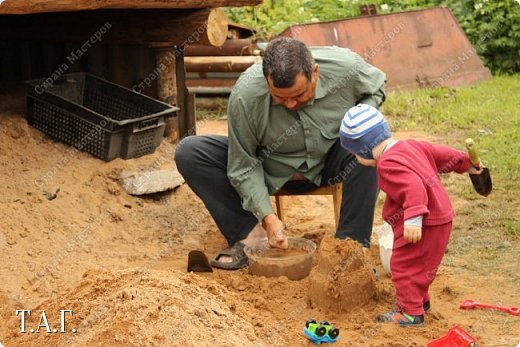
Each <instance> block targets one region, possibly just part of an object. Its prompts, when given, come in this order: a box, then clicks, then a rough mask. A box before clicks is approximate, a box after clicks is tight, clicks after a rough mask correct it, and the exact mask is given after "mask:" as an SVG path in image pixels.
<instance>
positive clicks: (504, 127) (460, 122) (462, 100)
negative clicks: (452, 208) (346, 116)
mask: <svg viewBox="0 0 520 347" xmlns="http://www.w3.org/2000/svg"><path fill="white" fill-rule="evenodd" d="M519 95H520V75H512V76H495V77H494V78H493V79H492V80H489V81H485V82H481V83H479V84H478V85H475V86H469V87H460V88H436V89H419V90H413V91H398V92H392V93H389V95H388V97H387V101H386V102H385V104H384V105H383V107H382V111H383V113H384V114H385V116H386V117H387V118H388V121H389V123H390V126H391V127H392V129H393V130H394V131H405V130H422V131H424V132H426V133H427V134H431V135H433V136H435V137H436V138H437V139H438V141H439V142H441V143H444V144H447V145H451V146H453V147H456V148H459V149H463V148H464V147H463V145H464V140H465V138H467V137H471V138H473V139H474V140H475V141H476V143H477V144H478V147H479V149H480V153H481V159H482V160H483V162H484V163H485V165H486V166H488V167H489V168H490V171H491V173H492V177H493V183H494V191H493V193H492V195H491V197H490V199H489V200H486V201H487V202H488V205H489V206H486V207H485V208H479V207H476V208H474V209H473V213H472V214H471V216H470V218H471V219H472V221H473V222H475V223H477V224H478V223H483V222H485V223H487V224H490V225H489V226H490V227H493V228H498V229H500V231H501V233H502V234H503V235H508V236H510V237H513V238H514V237H518V236H520V227H519V225H520V213H519V212H518V210H519V209H520V187H519V186H520V179H519V177H520V97H519ZM456 191H457V194H458V196H459V197H461V198H464V199H466V200H469V201H472V200H475V195H474V193H473V192H471V191H470V190H469V189H468V187H459V188H458V189H456ZM472 194H473V197H472ZM489 210H500V211H502V212H503V213H500V215H498V216H496V218H492V221H491V222H489V219H490V218H489V213H486V211H489Z"/></svg>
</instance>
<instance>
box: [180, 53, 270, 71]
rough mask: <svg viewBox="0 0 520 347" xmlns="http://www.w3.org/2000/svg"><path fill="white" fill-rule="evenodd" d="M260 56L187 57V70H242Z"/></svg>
mask: <svg viewBox="0 0 520 347" xmlns="http://www.w3.org/2000/svg"><path fill="white" fill-rule="evenodd" d="M261 60H262V58H261V57H259V56H244V57H236V56H226V57H186V58H185V63H186V71H187V72H212V71H221V72H242V71H245V70H246V69H247V68H248V67H250V66H251V65H253V64H255V63H257V62H259V61H261Z"/></svg>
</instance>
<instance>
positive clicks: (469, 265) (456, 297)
mask: <svg viewBox="0 0 520 347" xmlns="http://www.w3.org/2000/svg"><path fill="white" fill-rule="evenodd" d="M199 132H200V133H221V134H225V133H226V123H225V121H218V120H216V121H202V122H200V123H199ZM401 135H403V136H404V135H410V134H401ZM412 135H415V136H417V135H418V136H419V137H421V136H423V137H424V134H421V133H414V134H412ZM68 149H69V147H68V146H67V145H65V144H62V143H59V142H56V141H54V140H52V139H50V138H48V137H47V136H45V135H44V134H42V133H41V132H39V131H38V130H35V129H33V128H31V127H29V126H28V125H27V122H26V120H25V110H24V99H23V95H22V94H21V93H20V91H19V90H18V89H15V90H14V92H13V91H12V90H11V91H10V92H8V93H6V92H5V91H4V92H3V94H1V95H0V182H2V187H3V192H2V194H1V195H0V205H1V210H2V213H1V215H0V220H1V229H0V251H1V254H2V257H1V259H2V261H1V262H0V321H1V322H2V324H1V325H0V344H3V345H5V346H8V347H11V346H44V345H45V346H71V345H72V346H312V345H313V344H312V343H311V342H309V341H308V340H307V339H306V338H305V336H304V334H303V328H304V325H305V322H306V320H308V319H311V318H313V319H315V320H317V321H321V320H327V321H330V322H333V323H334V324H335V325H336V326H337V327H339V329H340V331H341V333H340V339H339V341H338V342H337V343H336V344H335V345H336V346H424V345H425V344H426V343H427V342H429V341H431V340H433V339H435V338H438V337H440V336H442V335H444V334H445V333H446V332H447V331H448V329H449V328H451V327H453V326H454V325H459V326H461V327H463V328H464V329H466V330H467V331H468V332H469V333H470V334H471V335H473V336H474V337H475V338H477V340H478V342H479V346H515V345H516V344H517V343H518V342H520V333H519V331H520V321H519V318H518V317H514V316H511V315H508V314H506V313H499V312H494V311H485V310H472V311H463V310H460V309H459V308H458V304H459V303H460V302H462V300H463V299H466V298H475V299H477V298H478V299H479V300H480V301H483V302H490V303H500V304H504V305H513V304H516V305H517V306H519V304H520V302H519V299H518V298H519V297H518V289H519V280H518V253H515V252H511V250H513V249H515V248H514V247H515V246H516V244H513V245H511V243H509V244H506V243H504V244H503V245H502V244H500V245H502V246H500V245H498V244H497V246H496V247H502V248H503V251H504V255H501V257H500V258H499V260H496V261H495V258H493V259H491V258H490V259H488V260H487V261H484V262H483V263H482V264H480V265H479V264H478V263H476V262H475V260H473V259H472V258H471V257H468V256H466V252H465V247H470V246H471V243H470V242H469V241H467V240H470V239H467V238H466V239H465V238H464V237H465V235H467V233H468V232H469V231H468V227H467V225H469V223H468V221H466V220H465V219H464V215H462V216H459V217H458V219H457V220H456V223H455V230H454V233H459V235H458V236H455V235H454V237H452V243H451V244H450V249H449V252H448V254H447V255H446V257H445V259H444V262H443V265H442V267H441V268H440V269H439V272H438V274H437V279H436V281H435V282H434V285H433V287H432V290H431V294H432V305H433V310H432V312H431V313H429V314H428V315H427V316H426V320H427V322H426V324H425V325H424V326H422V327H418V328H412V329H410V328H408V329H405V328H398V327H393V326H390V325H381V324H378V323H376V322H374V317H375V315H377V314H379V313H383V312H386V311H388V310H389V309H390V308H392V303H393V300H394V292H393V288H392V285H391V280H390V278H389V277H387V276H385V275H382V276H381V277H380V278H379V279H376V278H375V276H374V274H373V273H372V272H371V270H370V269H371V267H370V265H371V264H374V265H375V266H376V267H377V268H378V269H379V271H380V272H381V273H382V272H383V269H382V267H381V265H380V263H379V253H378V252H379V249H378V247H377V240H376V239H374V242H373V246H372V248H371V249H370V251H369V252H367V253H366V254H365V253H363V252H362V251H361V250H360V249H358V248H357V246H354V245H352V244H351V243H349V242H346V241H337V240H333V239H332V237H331V235H333V229H334V220H333V210H332V201H331V198H330V197H326V196H321V197H289V198H286V199H287V200H286V202H287V203H286V205H287V206H288V207H287V214H288V218H289V220H290V224H289V225H290V227H289V230H288V232H289V234H290V235H292V236H303V237H306V238H311V239H314V240H316V241H317V242H318V243H320V242H321V243H322V244H321V247H320V248H319V249H318V251H317V254H316V256H315V259H314V268H313V270H312V272H311V275H310V276H309V277H307V278H305V279H303V280H300V281H290V280H288V279H287V278H284V277H280V278H264V277H257V276H252V275H250V274H248V273H247V269H245V270H240V271H234V272H227V271H219V270H216V271H215V272H213V273H207V274H194V273H186V264H187V253H188V251H189V250H192V249H201V250H203V251H205V252H206V254H208V255H209V256H213V255H214V254H215V253H216V252H217V251H218V250H220V249H222V248H224V247H225V241H224V239H223V237H222V236H221V235H220V233H219V232H218V230H217V228H216V226H215V224H214V223H213V221H212V220H211V218H210V217H209V215H208V213H207V212H206V210H205V209H204V207H203V205H202V203H201V202H200V200H199V199H198V198H197V197H196V196H195V195H194V193H193V192H192V191H191V190H190V189H189V187H187V186H186V185H183V186H181V187H179V188H177V189H176V190H175V191H170V192H167V193H162V194H156V195H153V196H148V197H141V198H137V197H133V196H130V195H128V194H126V193H125V192H124V191H123V190H122V189H121V187H120V185H119V183H118V178H119V174H120V172H122V171H124V170H140V169H146V168H172V167H174V164H173V162H172V156H173V153H174V149H175V146H174V145H173V144H171V143H169V142H168V141H166V140H165V141H163V143H162V144H161V146H160V147H159V148H158V149H157V151H156V152H155V153H154V154H153V155H149V156H146V157H143V158H139V159H132V160H126V161H124V160H121V159H116V160H113V161H111V162H109V163H105V162H103V161H100V160H98V159H95V158H93V157H91V156H90V155H88V154H84V153H71V152H70V151H68ZM446 184H447V185H448V186H456V185H460V184H467V182H466V178H461V177H458V178H450V179H448V180H447V181H446ZM58 189H59V191H58ZM57 191H58V192H57ZM56 192H57V195H56V198H55V199H53V200H49V199H48V198H47V196H48V195H49V194H51V195H52V194H56ZM452 198H453V201H454V205H455V207H456V208H457V209H459V208H461V209H463V208H464V207H465V206H466V207H467V205H468V204H469V202H468V201H465V200H463V199H461V198H460V197H457V196H455V197H453V196H452ZM382 199H383V197H382V196H381V197H380V201H379V204H378V213H377V216H376V225H380V224H381V220H380V218H379V217H378V216H379V211H380V210H379V209H380V207H381V203H382ZM475 237H476V236H475ZM322 240H323V241H322ZM464 240H466V241H467V242H466V244H464ZM471 240H473V239H471ZM489 244H490V245H494V243H492V242H491V243H489ZM493 247H494V246H493ZM497 249H499V248H497ZM516 249H517V248H516ZM508 252H509V253H512V254H509V253H508ZM515 254H516V255H515ZM352 259H356V260H355V261H351V260H352ZM497 259H498V258H497ZM345 262H347V263H345ZM345 264H347V265H345ZM16 310H31V316H30V317H29V316H27V319H26V326H25V330H26V332H25V333H23V332H21V330H22V327H21V318H20V316H18V317H16ZM60 310H73V315H72V316H71V315H70V314H68V313H66V316H65V317H66V325H65V327H64V328H65V331H66V332H63V333H61V332H60V330H61V325H60ZM43 311H45V318H47V321H48V323H49V327H50V329H51V330H53V329H57V332H56V333H53V332H51V333H47V332H46V324H45V323H46V321H45V320H44V319H43V318H42V312H43ZM31 329H34V330H39V332H33V333H31ZM73 329H75V332H73Z"/></svg>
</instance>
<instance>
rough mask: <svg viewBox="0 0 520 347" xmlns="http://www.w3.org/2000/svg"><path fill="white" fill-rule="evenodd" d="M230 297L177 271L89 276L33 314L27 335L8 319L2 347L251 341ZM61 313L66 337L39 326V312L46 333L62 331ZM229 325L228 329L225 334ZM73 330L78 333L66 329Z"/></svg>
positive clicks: (93, 273) (91, 273) (213, 285)
mask: <svg viewBox="0 0 520 347" xmlns="http://www.w3.org/2000/svg"><path fill="white" fill-rule="evenodd" d="M225 296H232V294H231V293H230V292H229V291H228V289H226V288H225V287H223V286H221V285H219V284H216V283H213V280H210V279H206V278H202V277H199V276H197V275H194V274H182V273H180V272H176V271H170V272H164V271H146V270H125V271H119V272H109V271H106V270H101V269H92V270H89V271H87V272H86V273H85V274H84V276H83V279H82V280H81V281H80V282H79V283H78V285H77V286H76V287H74V288H73V289H71V290H69V291H67V292H66V293H64V294H62V295H60V296H58V297H57V298H56V299H55V300H48V301H45V302H43V303H42V304H41V305H39V306H38V307H36V308H34V309H33V314H32V315H31V317H27V318H28V319H27V320H26V324H27V328H26V329H27V333H25V334H20V333H19V331H20V318H17V319H15V318H11V319H9V320H8V322H7V329H6V330H7V331H11V332H13V333H12V334H11V335H10V336H6V340H4V341H3V343H4V344H6V345H7V346H66V345H68V346H98V345H102V346H116V345H119V346H159V345H160V346H223V345H230V346H235V345H243V344H244V343H246V344H247V341H249V344H251V342H253V341H255V340H256V339H257V337H256V335H255V332H254V328H253V326H252V325H251V324H250V323H248V322H246V321H245V320H243V319H242V318H239V317H238V316H237V315H236V314H235V313H234V312H232V311H231V309H230V308H229V307H228V305H227V304H226V303H225V300H224V297H225ZM60 309H72V310H74V312H75V313H74V315H73V316H72V317H70V316H68V315H67V316H66V331H67V333H59V332H58V333H50V334H49V333H46V328H45V327H41V328H40V332H39V333H30V329H31V328H34V329H37V327H38V324H39V322H40V317H41V311H42V310H45V312H46V316H47V319H48V321H49V325H50V328H51V329H54V328H57V329H58V330H60V315H59V310H60ZM228 327H232V329H227V328H228ZM72 329H77V332H75V333H74V332H72Z"/></svg>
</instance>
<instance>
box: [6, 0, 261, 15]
mask: <svg viewBox="0 0 520 347" xmlns="http://www.w3.org/2000/svg"><path fill="white" fill-rule="evenodd" d="M261 2H262V0H212V1H210V0H176V1H164V0H140V1H128V0H49V1H41V0H5V1H3V3H2V6H0V14H31V13H43V12H72V11H84V10H98V9H184V8H206V7H226V6H255V5H258V4H260V3H261Z"/></svg>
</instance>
